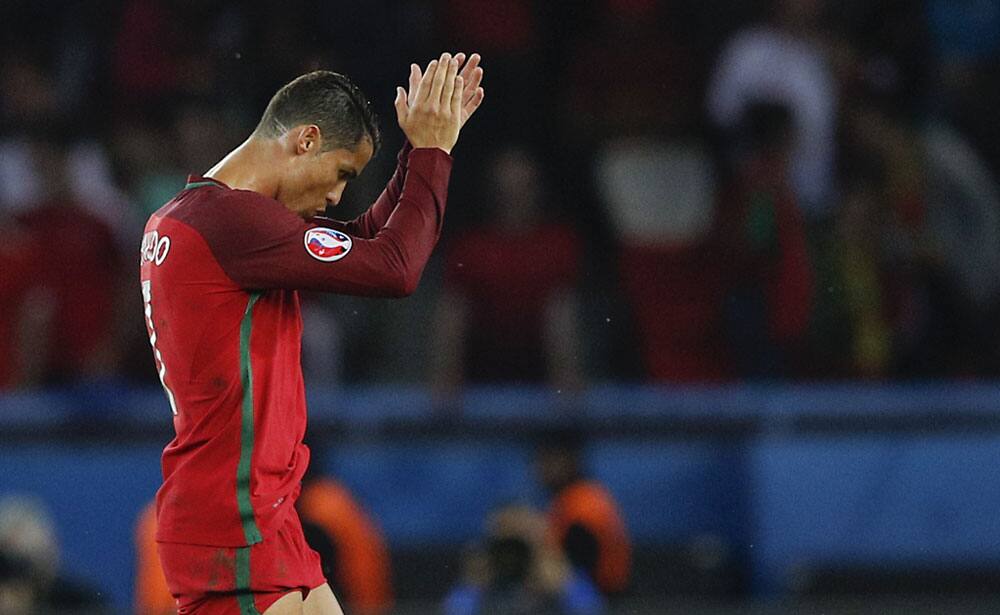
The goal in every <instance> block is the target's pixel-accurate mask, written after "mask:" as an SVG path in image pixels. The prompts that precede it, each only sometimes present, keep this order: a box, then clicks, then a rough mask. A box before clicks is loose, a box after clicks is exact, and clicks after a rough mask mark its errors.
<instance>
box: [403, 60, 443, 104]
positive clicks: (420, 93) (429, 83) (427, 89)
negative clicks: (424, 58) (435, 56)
mask: <svg viewBox="0 0 1000 615" xmlns="http://www.w3.org/2000/svg"><path fill="white" fill-rule="evenodd" d="M437 65H438V61H437V60H431V61H430V62H429V63H428V64H427V70H425V71H424V75H423V76H422V77H421V78H420V82H419V83H418V84H417V94H416V95H413V94H411V95H410V100H412V101H413V102H414V104H416V103H419V102H423V101H425V100H427V99H428V98H429V97H430V95H431V89H433V83H434V76H435V75H436V74H437Z"/></svg>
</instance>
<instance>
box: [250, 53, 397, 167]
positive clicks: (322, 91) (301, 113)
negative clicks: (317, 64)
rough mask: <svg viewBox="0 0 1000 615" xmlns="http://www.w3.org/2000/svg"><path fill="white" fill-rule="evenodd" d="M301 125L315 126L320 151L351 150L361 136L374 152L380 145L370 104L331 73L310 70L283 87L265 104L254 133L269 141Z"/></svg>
mask: <svg viewBox="0 0 1000 615" xmlns="http://www.w3.org/2000/svg"><path fill="white" fill-rule="evenodd" d="M303 124H315V125H316V126H319V130H320V133H321V134H322V135H323V150H331V149H336V148H347V149H354V147H355V146H357V145H358V143H360V142H361V139H362V138H364V137H365V136H367V137H368V138H370V139H371V141H372V148H373V149H374V150H375V151H376V152H377V151H378V148H379V145H381V143H382V135H381V133H380V132H379V128H378V119H377V118H376V117H375V111H374V110H373V109H372V105H371V102H370V101H369V100H368V99H367V98H366V97H365V95H364V93H363V92H362V91H361V88H359V87H358V86H357V85H356V84H355V83H354V82H353V81H351V79H350V78H349V77H347V76H346V75H341V74H340V73H335V72H333V71H328V70H317V71H313V72H311V73H306V74H304V75H302V76H300V77H296V78H295V79H294V80H292V81H291V82H290V83H288V84H286V85H284V86H283V87H282V88H281V89H280V90H278V91H277V93H276V94H275V95H274V96H273V97H272V98H271V102H269V103H268V104H267V109H265V110H264V115H263V116H262V117H261V118H260V123H259V124H257V128H256V129H255V130H254V134H255V135H257V136H261V137H265V138H271V139H273V138H275V137H280V136H281V135H283V134H284V133H285V132H286V131H287V130H288V129H290V128H292V127H294V126H301V125H303Z"/></svg>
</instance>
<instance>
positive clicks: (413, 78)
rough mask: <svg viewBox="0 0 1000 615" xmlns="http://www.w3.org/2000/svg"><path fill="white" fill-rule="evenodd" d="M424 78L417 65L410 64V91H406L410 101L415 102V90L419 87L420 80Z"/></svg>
mask: <svg viewBox="0 0 1000 615" xmlns="http://www.w3.org/2000/svg"><path fill="white" fill-rule="evenodd" d="M423 76H424V74H423V72H422V71H421V70H420V66H419V65H417V64H410V89H409V90H408V92H409V95H410V99H411V100H416V97H417V90H418V88H419V87H420V79H421V78H422V77H423Z"/></svg>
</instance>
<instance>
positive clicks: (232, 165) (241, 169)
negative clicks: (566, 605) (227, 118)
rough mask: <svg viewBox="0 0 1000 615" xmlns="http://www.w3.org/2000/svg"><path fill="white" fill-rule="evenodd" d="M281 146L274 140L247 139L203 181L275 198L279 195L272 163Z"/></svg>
mask: <svg viewBox="0 0 1000 615" xmlns="http://www.w3.org/2000/svg"><path fill="white" fill-rule="evenodd" d="M280 147H281V145H280V143H279V142H278V141H277V140H265V139H259V138H256V137H250V138H249V139H247V140H246V141H244V142H243V143H242V144H241V145H240V146H239V147H237V148H236V149H234V150H233V151H231V152H229V153H228V154H226V157H225V158H223V159H222V160H220V161H219V162H218V163H216V165H215V166H214V167H212V168H211V169H209V170H208V171H206V172H205V177H210V178H212V179H215V180H217V181H220V182H222V183H224V184H226V185H227V186H229V187H230V188H233V189H236V190H251V191H253V192H257V193H260V194H263V195H264V196H268V197H271V198H274V196H275V195H277V193H278V174H277V173H276V172H275V168H274V161H275V160H278V159H280V157H279V156H278V155H277V154H279V152H278V151H274V150H276V149H280Z"/></svg>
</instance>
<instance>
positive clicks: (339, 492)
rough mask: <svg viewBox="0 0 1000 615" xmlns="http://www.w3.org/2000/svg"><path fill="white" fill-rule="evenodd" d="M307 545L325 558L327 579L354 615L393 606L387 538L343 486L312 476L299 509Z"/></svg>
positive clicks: (305, 484)
mask: <svg viewBox="0 0 1000 615" xmlns="http://www.w3.org/2000/svg"><path fill="white" fill-rule="evenodd" d="M296 507H297V508H298V510H299V513H300V515H301V519H302V527H303V531H304V532H305V536H306V541H307V542H308V543H309V545H310V546H311V547H312V548H313V549H315V550H316V551H317V552H319V554H320V558H321V560H322V562H323V574H325V575H326V578H327V579H328V581H329V582H330V586H331V587H332V588H333V590H334V593H335V594H336V595H337V598H338V599H339V600H340V603H341V604H342V605H343V606H344V608H345V609H347V610H348V612H350V613H356V614H358V615H382V614H385V613H388V612H389V610H390V609H391V608H392V604H393V592H392V570H391V562H390V558H389V549H388V547H387V546H386V542H385V538H384V537H383V536H382V533H381V531H380V530H379V528H378V526H377V525H376V524H375V522H374V520H373V519H371V518H370V517H369V515H368V514H367V513H366V512H365V510H364V509H363V508H362V507H361V505H360V504H359V503H358V502H357V501H356V500H355V499H354V497H353V496H352V495H351V493H350V492H349V491H348V490H347V488H346V487H344V486H343V485H342V484H340V483H338V482H337V481H335V480H333V479H332V478H329V477H326V476H316V475H313V474H307V475H306V478H305V480H304V481H303V484H302V494H301V495H299V500H298V502H297V503H296Z"/></svg>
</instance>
